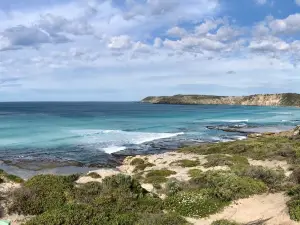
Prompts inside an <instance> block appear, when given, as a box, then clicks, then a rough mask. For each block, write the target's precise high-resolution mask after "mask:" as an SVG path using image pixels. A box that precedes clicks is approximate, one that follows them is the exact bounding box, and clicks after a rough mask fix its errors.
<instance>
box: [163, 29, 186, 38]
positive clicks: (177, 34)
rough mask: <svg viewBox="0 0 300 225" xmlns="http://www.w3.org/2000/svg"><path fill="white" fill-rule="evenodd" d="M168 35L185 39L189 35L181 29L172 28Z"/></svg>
mask: <svg viewBox="0 0 300 225" xmlns="http://www.w3.org/2000/svg"><path fill="white" fill-rule="evenodd" d="M167 34H168V35H169V36H172V37H183V36H185V35H186V34H187V31H186V30H185V29H183V28H180V27H172V28H170V29H169V30H168V31H167Z"/></svg>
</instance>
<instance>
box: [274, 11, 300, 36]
mask: <svg viewBox="0 0 300 225" xmlns="http://www.w3.org/2000/svg"><path fill="white" fill-rule="evenodd" d="M269 27H270V28H271V30H272V32H273V33H275V34H293V33H298V32H300V14H299V13H296V14H293V15H290V16H288V17H287V18H285V19H273V20H271V21H269Z"/></svg>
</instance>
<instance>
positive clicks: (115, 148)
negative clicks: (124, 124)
mask: <svg viewBox="0 0 300 225" xmlns="http://www.w3.org/2000/svg"><path fill="white" fill-rule="evenodd" d="M125 149H126V147H119V146H110V147H107V148H103V151H104V152H106V153H108V154H111V153H114V152H119V151H122V150H125Z"/></svg>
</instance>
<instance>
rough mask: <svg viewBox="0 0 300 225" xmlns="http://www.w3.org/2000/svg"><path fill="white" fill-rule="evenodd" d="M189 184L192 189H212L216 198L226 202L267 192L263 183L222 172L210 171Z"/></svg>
mask: <svg viewBox="0 0 300 225" xmlns="http://www.w3.org/2000/svg"><path fill="white" fill-rule="evenodd" d="M189 184H190V186H191V188H212V190H213V193H214V194H215V196H216V197H218V198H221V199H223V200H225V201H230V200H236V199H240V198H246V197H249V196H251V195H253V194H261V193H263V192H265V191H266V190H267V187H266V185H265V184H264V183H263V182H262V181H258V180H254V179H252V178H249V177H239V176H237V175H236V174H234V173H231V172H222V171H208V172H206V173H204V174H203V175H202V176H199V177H197V178H193V179H191V180H190V181H189Z"/></svg>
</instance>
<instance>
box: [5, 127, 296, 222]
mask: <svg viewBox="0 0 300 225" xmlns="http://www.w3.org/2000/svg"><path fill="white" fill-rule="evenodd" d="M248 137H249V138H248V139H246V140H240V141H233V142H227V143H215V144H202V145H198V146H190V147H185V148H181V149H180V150H178V151H176V152H168V153H163V154H154V155H141V156H134V157H132V156H131V157H127V158H126V159H125V160H124V161H123V164H122V165H121V166H119V167H117V168H115V169H97V170H93V171H90V172H88V174H87V175H72V176H53V175H39V176H35V177H33V178H31V179H29V180H27V181H22V179H20V178H17V177H15V176H11V175H9V174H7V173H5V172H4V171H2V172H1V173H0V175H1V182H0V193H1V199H2V200H1V206H2V207H1V211H2V219H6V220H10V221H13V224H23V223H24V224H26V225H35V224H36V225H37V224H49V225H51V224H53V225H56V224H68V225H72V224H74V225H75V224H128V225H131V224H132V225H140V224H143V225H151V224H158V225H160V224H161V225H165V224H172V225H177V224H178V225H184V224H196V225H198V224H199V225H210V224H212V225H218V224H219V225H220V224H222V225H236V224H243V225H245V224H267V225H283V224H284V225H294V224H299V221H300V167H299V163H300V141H299V140H300V126H297V127H296V128H295V129H293V130H290V131H285V132H279V133H260V134H257V133H256V134H249V135H248ZM75 215H76V216H75ZM83 221H84V222H83ZM91 221H93V222H91Z"/></svg>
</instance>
